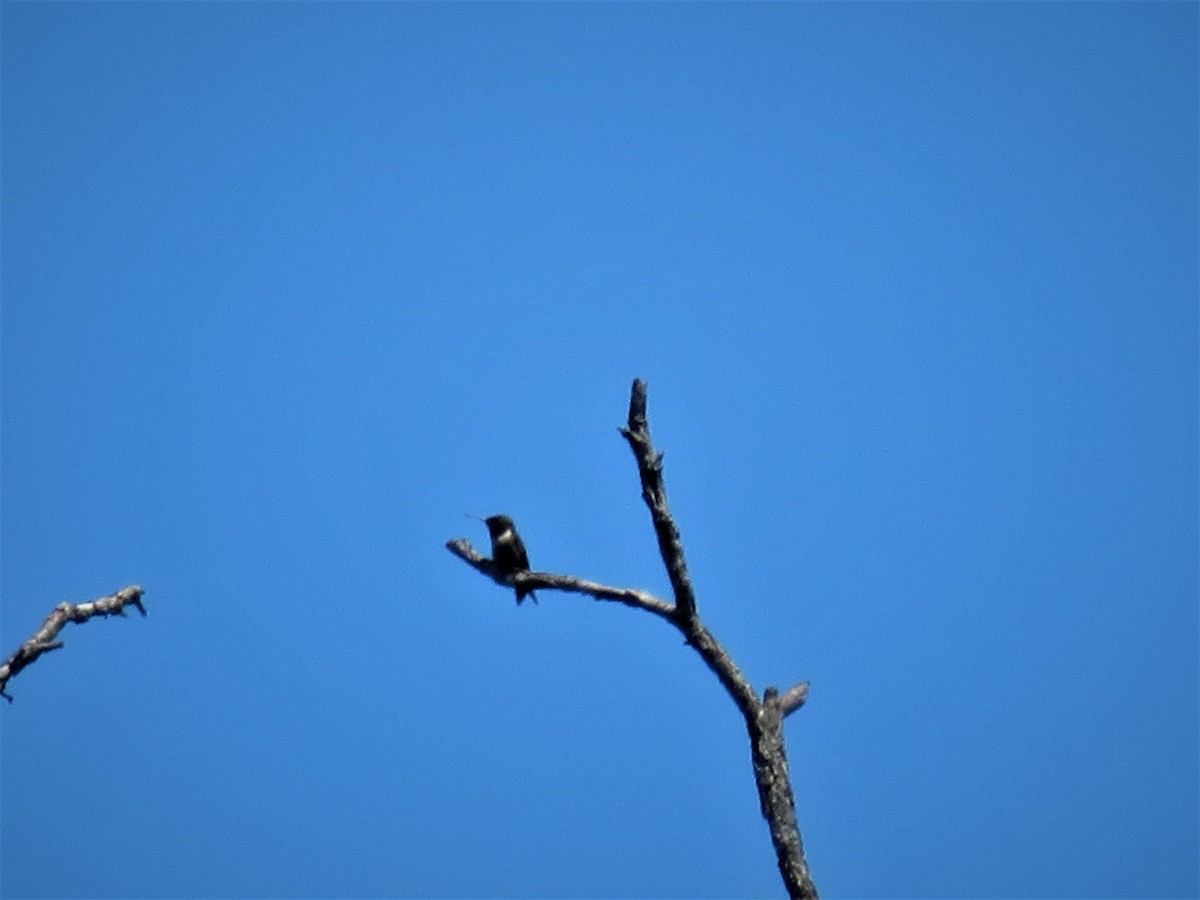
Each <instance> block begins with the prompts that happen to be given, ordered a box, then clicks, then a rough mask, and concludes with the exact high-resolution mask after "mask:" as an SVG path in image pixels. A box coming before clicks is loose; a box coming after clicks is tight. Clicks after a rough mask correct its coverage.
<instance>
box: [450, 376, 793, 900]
mask: <svg viewBox="0 0 1200 900" xmlns="http://www.w3.org/2000/svg"><path fill="white" fill-rule="evenodd" d="M620 431H621V434H622V435H623V436H624V437H625V439H626V441H628V442H629V447H630V449H631V450H632V451H633V456H634V459H635V460H636V461H637V467H638V475H639V477H640V479H641V484H642V499H643V501H645V503H646V507H647V508H648V509H649V510H650V518H651V520H652V521H653V523H654V533H655V535H656V537H657V538H658V549H659V553H660V554H661V555H662V559H663V563H664V565H665V566H666V568H667V575H668V577H669V578H670V581H671V589H672V591H673V592H674V595H675V602H674V603H670V602H668V601H666V600H663V599H661V598H659V597H655V596H653V595H652V594H648V593H646V592H645V591H638V590H632V589H629V588H615V587H608V586H607V585H602V584H596V583H594V582H590V581H583V580H581V579H577V578H573V577H571V576H569V575H557V574H553V573H549V572H518V573H515V574H506V573H504V572H502V571H500V570H499V569H498V568H497V567H496V566H495V564H493V562H492V561H491V560H490V559H488V558H487V557H485V556H481V555H480V554H479V553H477V552H476V551H475V549H474V548H473V547H472V546H471V544H470V542H468V541H466V540H464V539H461V538H460V539H457V540H452V541H448V542H447V543H446V547H447V549H449V550H450V552H451V553H453V554H454V555H455V556H457V557H459V558H460V559H462V560H463V561H464V562H466V563H467V564H468V565H470V566H473V567H474V568H475V569H476V570H478V571H479V572H481V573H483V574H484V575H486V576H487V577H489V578H491V579H492V580H493V581H495V582H496V583H497V584H501V585H504V586H506V587H509V588H511V587H514V586H515V585H516V584H518V583H519V584H522V585H523V586H527V587H530V588H537V589H539V590H541V589H545V590H561V591H568V592H573V593H580V594H588V595H590V596H592V597H595V598H596V599H597V600H609V601H613V602H616V603H624V604H625V605H626V606H632V607H635V608H637V609H643V610H645V611H646V612H650V613H653V614H654V615H656V616H659V617H660V618H662V619H665V620H667V621H668V622H670V623H671V624H672V625H674V626H675V627H676V628H678V629H679V631H680V632H682V634H683V636H684V640H685V641H686V642H687V643H688V644H689V645H690V646H691V647H692V648H693V649H695V651H696V652H697V653H699V654H700V658H701V659H703V660H704V663H705V665H707V666H708V668H709V669H711V670H712V672H713V674H715V675H716V676H717V679H718V680H719V681H720V682H721V684H722V685H723V686H724V687H725V690H726V691H727V692H728V693H729V696H730V697H731V698H732V699H733V702H734V703H735V704H736V705H737V708H738V711H739V712H741V714H742V717H743V718H744V719H745V722H746V730H747V732H748V734H749V736H750V753H751V761H752V763H753V766H754V780H755V784H756V785H757V787H758V796H759V807H760V809H761V810H762V814H763V818H765V819H766V820H767V825H768V827H769V828H770V831H771V840H772V842H773V843H774V845H775V855H776V859H777V861H778V865H779V873H780V875H781V876H782V877H783V882H784V885H785V886H786V887H787V891H788V895H789V896H791V897H801V898H816V897H817V888H816V885H815V884H814V883H813V880H812V874H811V872H810V871H809V868H808V861H807V860H806V859H805V856H804V844H803V841H802V840H801V837H800V828H799V826H798V825H797V823H796V801H795V797H794V795H793V793H792V783H791V776H790V774H789V772H788V762H787V752H786V749H785V747H784V738H783V720H784V719H785V718H786V717H787V716H788V715H790V714H791V713H793V712H795V711H796V710H798V709H799V708H800V707H802V706H803V705H804V703H805V701H807V699H808V690H809V684H808V682H802V683H800V684H797V685H795V686H794V687H792V688H790V689H789V690H788V691H787V692H786V693H784V694H783V695H782V696H781V695H780V694H779V691H778V689H777V688H775V687H773V686H772V687H768V688H767V689H766V691H764V693H763V697H762V699H761V700H760V699H759V697H758V694H757V693H755V691H754V688H753V687H752V686H751V684H750V682H749V681H748V680H747V679H746V676H745V675H743V674H742V672H741V670H740V669H738V667H737V665H736V663H734V661H733V658H732V657H731V656H730V655H729V654H728V653H727V652H726V651H725V648H724V647H722V646H721V644H720V643H719V642H718V641H717V639H716V638H715V637H714V636H713V634H712V632H710V631H709V630H708V628H706V627H705V625H704V623H703V622H702V621H701V620H700V615H699V612H698V610H697V606H696V595H695V592H694V591H693V589H692V582H691V578H690V577H689V576H688V571H687V563H686V561H685V559H684V555H683V539H682V538H681V537H680V534H679V528H678V526H677V525H676V524H675V520H674V518H673V517H672V516H671V511H670V508H669V507H668V505H667V491H666V486H665V485H664V484H663V476H662V459H663V456H662V454H661V453H659V452H657V451H656V450H655V449H654V444H653V443H652V442H651V440H650V426H649V422H648V419H647V416H646V383H645V382H644V381H642V380H641V379H635V380H634V382H633V390H632V393H631V396H630V400H629V422H628V426H627V427H624V428H621V429H620Z"/></svg>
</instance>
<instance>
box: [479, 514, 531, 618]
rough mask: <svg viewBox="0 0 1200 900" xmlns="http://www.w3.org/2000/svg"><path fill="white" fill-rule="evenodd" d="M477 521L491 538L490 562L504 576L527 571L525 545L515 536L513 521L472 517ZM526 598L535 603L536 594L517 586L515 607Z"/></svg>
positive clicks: (502, 517) (529, 589)
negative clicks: (484, 527) (485, 528)
mask: <svg viewBox="0 0 1200 900" xmlns="http://www.w3.org/2000/svg"><path fill="white" fill-rule="evenodd" d="M472 518H475V519H479V521H481V522H482V523H483V524H484V525H486V526H487V529H488V534H489V535H491V538H492V562H494V563H495V564H496V567H497V568H498V569H500V571H501V572H503V573H504V574H505V575H512V574H515V573H517V572H528V571H529V556H528V554H526V553H525V544H524V542H522V540H521V536H520V535H519V534H517V529H516V527H515V526H514V525H513V520H512V519H510V518H509V517H508V516H488V517H487V518H486V519H483V518H480V517H479V516H472ZM526 597H532V598H533V602H534V603H537V594H535V593H534V592H533V590H532V588H527V587H522V586H520V585H517V605H518V606H520V605H521V602H522V601H523V600H524V599H525V598H526Z"/></svg>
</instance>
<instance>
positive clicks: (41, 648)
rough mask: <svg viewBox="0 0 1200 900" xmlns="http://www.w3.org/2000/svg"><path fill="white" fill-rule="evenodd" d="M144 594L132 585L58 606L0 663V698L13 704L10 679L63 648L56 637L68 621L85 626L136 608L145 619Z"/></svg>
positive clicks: (121, 614) (122, 614)
mask: <svg viewBox="0 0 1200 900" xmlns="http://www.w3.org/2000/svg"><path fill="white" fill-rule="evenodd" d="M144 593H145V591H143V590H142V589H141V588H140V587H138V586H137V585H136V584H131V585H129V587H124V588H121V590H119V591H117V592H116V593H115V594H109V595H108V596H107V597H101V598H100V599H99V600H91V601H89V602H87V603H66V602H63V603H60V604H58V606H56V607H54V609H53V610H51V612H50V615H48V616H47V617H46V621H45V622H43V623H42V627H41V628H39V629H38V630H37V631H35V632H34V633H33V636H32V637H30V638H29V640H27V641H26V642H25V643H23V644H22V645H21V646H20V647H18V648H17V650H16V652H15V653H13V655H12V656H10V657H9V658H8V659H6V660H5V661H4V662H3V663H0V697H3V698H4V699H5V700H7V701H8V702H9V703H12V701H13V698H12V697H11V696H10V695H9V694H8V693H7V692H6V690H5V689H6V688H7V687H8V681H9V679H10V678H12V677H13V676H14V675H16V674H17V673H18V672H20V671H21V670H22V669H24V668H25V667H26V666H27V665H29V664H30V663H32V662H33V661H34V660H35V659H37V658H38V657H39V656H41V655H42V654H43V653H49V652H50V651H51V650H57V649H58V648H59V647H61V646H62V645H63V642H62V641H58V640H55V638H56V637H58V633H59V632H60V631H62V630H63V628H65V627H66V624H67V623H68V622H79V623H82V622H86V621H87V620H88V619H90V618H92V617H93V616H124V615H125V607H126V606H133V607H136V608H137V611H138V612H140V613H141V614H142V615H143V616H144V615H146V607H144V606H143V605H142V595H143V594H144Z"/></svg>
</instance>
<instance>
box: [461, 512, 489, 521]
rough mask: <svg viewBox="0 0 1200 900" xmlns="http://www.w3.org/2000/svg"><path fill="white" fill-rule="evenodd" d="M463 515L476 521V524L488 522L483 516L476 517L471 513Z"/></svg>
mask: <svg viewBox="0 0 1200 900" xmlns="http://www.w3.org/2000/svg"><path fill="white" fill-rule="evenodd" d="M463 515H464V516H466V517H467V518H468V519H474V520H475V521H476V522H486V521H487V519H485V518H484V517H483V516H475V515H472V514H471V513H463Z"/></svg>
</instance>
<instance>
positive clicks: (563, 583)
mask: <svg viewBox="0 0 1200 900" xmlns="http://www.w3.org/2000/svg"><path fill="white" fill-rule="evenodd" d="M446 549H447V550H449V551H450V552H451V553H453V554H454V555H455V556H457V557H458V558H459V559H461V560H462V561H463V562H465V563H467V565H469V566H472V567H473V568H475V569H477V570H478V571H480V572H482V573H483V574H484V575H486V576H487V577H488V578H490V579H492V581H494V582H496V584H499V585H503V586H504V587H509V588H511V587H515V586H516V584H517V582H520V583H521V584H523V585H526V586H528V587H530V588H532V589H533V590H541V589H542V588H547V589H549V590H558V591H566V592H568V593H572V594H589V595H591V596H592V597H595V598H596V599H597V600H610V601H612V602H614V603H624V604H625V605H626V606H632V607H634V608H636V609H644V610H646V612H651V613H654V614H655V615H656V616H662V617H663V618H664V619H668V620H671V619H673V617H674V615H675V607H674V606H672V605H671V604H670V603H668V602H667V601H666V600H662V599H660V598H658V597H655V596H654V595H653V594H648V593H646V592H645V591H638V590H634V589H632V588H616V587H609V586H608V585H605V584H597V583H596V582H594V581H584V580H583V579H582V578H574V577H572V576H570V575H555V574H553V573H551V572H517V573H515V574H507V573H504V572H502V571H500V569H499V568H497V567H496V564H495V563H493V562H492V561H491V560H490V559H488V558H487V557H486V556H482V555H480V553H479V552H478V551H477V550H476V549H475V548H474V547H472V546H471V542H470V541H468V540H466V539H465V538H455V539H454V540H452V541H446Z"/></svg>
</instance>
